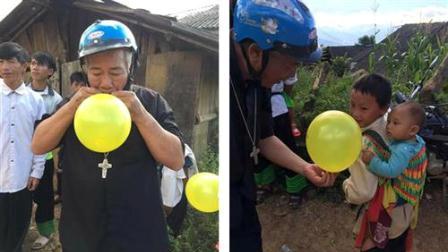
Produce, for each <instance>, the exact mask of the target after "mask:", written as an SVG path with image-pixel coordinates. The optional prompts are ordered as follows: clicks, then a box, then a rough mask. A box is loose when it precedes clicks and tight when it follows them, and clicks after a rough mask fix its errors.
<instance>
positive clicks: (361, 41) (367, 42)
mask: <svg viewBox="0 0 448 252" xmlns="http://www.w3.org/2000/svg"><path fill="white" fill-rule="evenodd" d="M356 45H361V46H371V45H375V35H370V36H369V35H364V36H362V37H360V38H358V43H356Z"/></svg>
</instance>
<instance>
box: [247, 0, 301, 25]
mask: <svg viewBox="0 0 448 252" xmlns="http://www.w3.org/2000/svg"><path fill="white" fill-rule="evenodd" d="M292 1H296V0H253V2H254V4H257V5H260V6H266V7H270V8H273V9H277V10H280V11H282V12H284V13H286V15H288V16H290V17H292V18H294V19H295V20H296V21H297V22H299V23H303V22H304V19H303V16H302V14H300V12H299V10H298V9H297V7H296V6H295V5H294V4H293V3H292Z"/></svg>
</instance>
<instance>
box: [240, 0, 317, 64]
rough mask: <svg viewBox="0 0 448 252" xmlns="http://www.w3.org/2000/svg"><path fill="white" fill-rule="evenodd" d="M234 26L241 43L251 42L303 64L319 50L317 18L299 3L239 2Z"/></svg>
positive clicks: (296, 0)
mask: <svg viewBox="0 0 448 252" xmlns="http://www.w3.org/2000/svg"><path fill="white" fill-rule="evenodd" d="M233 26H234V27H233V28H234V36H235V40H236V41H237V42H242V41H244V40H247V39H250V40H252V41H253V42H255V43H256V44H257V45H258V46H259V47H260V48H261V49H262V50H276V51H279V52H281V53H284V54H288V55H290V56H293V57H295V58H297V59H298V60H299V61H307V60H308V58H309V57H310V55H311V54H312V53H313V52H314V51H315V50H316V49H317V33H316V27H315V23H314V18H313V16H312V15H311V12H310V11H309V9H308V8H307V7H306V6H305V4H303V3H302V2H301V1H299V0H238V2H237V4H236V7H235V12H234V16H233Z"/></svg>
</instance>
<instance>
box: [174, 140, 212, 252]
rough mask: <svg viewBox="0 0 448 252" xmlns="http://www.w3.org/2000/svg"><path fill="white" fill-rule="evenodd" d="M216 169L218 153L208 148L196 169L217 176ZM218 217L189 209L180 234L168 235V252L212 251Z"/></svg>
mask: <svg viewBox="0 0 448 252" xmlns="http://www.w3.org/2000/svg"><path fill="white" fill-rule="evenodd" d="M218 168H219V160H218V153H217V151H216V150H215V149H214V148H212V147H209V148H208V150H207V152H206V153H205V154H204V155H203V156H202V157H201V158H200V159H199V161H198V169H199V171H200V172H211V173H215V174H218ZM218 217H219V214H218V213H212V214H206V213H201V212H198V211H197V210H195V209H193V208H191V207H189V208H188V210H187V216H186V217H185V220H184V223H183V227H182V231H181V234H180V235H179V236H177V237H174V236H173V235H170V246H171V248H170V251H172V252H181V251H182V252H190V251H191V252H194V251H214V247H215V245H216V243H217V242H218V240H219V235H218V233H219V232H218V230H219V225H218V223H219V219H218ZM171 233H172V232H170V234H171Z"/></svg>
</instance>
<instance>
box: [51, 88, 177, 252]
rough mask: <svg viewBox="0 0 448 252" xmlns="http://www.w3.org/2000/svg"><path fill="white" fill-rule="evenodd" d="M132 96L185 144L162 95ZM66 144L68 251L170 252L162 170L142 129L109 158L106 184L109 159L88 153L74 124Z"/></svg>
mask: <svg viewBox="0 0 448 252" xmlns="http://www.w3.org/2000/svg"><path fill="white" fill-rule="evenodd" d="M131 90H133V91H134V92H135V93H136V95H137V97H138V99H139V100H140V101H141V102H142V104H143V105H144V107H145V108H146V110H147V111H148V112H149V113H150V114H151V115H152V116H153V117H154V118H155V119H156V120H157V121H158V123H159V124H160V125H161V126H162V127H163V128H164V129H165V130H167V131H169V132H171V133H173V134H174V135H176V136H178V137H179V138H181V133H180V131H179V129H178V127H177V125H176V123H175V122H174V117H173V112H172V110H171V108H170V107H169V105H168V103H167V102H166V101H165V100H164V99H163V98H162V97H161V96H160V95H159V94H158V93H156V92H155V91H152V90H149V89H146V88H143V87H138V86H131ZM111 137H114V136H111ZM61 144H62V146H63V147H62V148H63V151H64V153H66V155H64V156H63V160H62V169H63V170H64V172H63V173H62V174H63V177H62V180H63V181H64V183H63V184H62V194H63V195H64V202H63V207H62V212H61V222H60V226H59V229H60V238H61V242H62V247H63V249H64V251H68V252H70V251H75V252H77V251H83V252H97V251H100V252H102V251H108V252H109V251H130V252H131V251H132V252H133V251H161V252H164V251H168V234H167V230H166V221H165V216H164V213H163V209H162V200H161V193H160V181H159V177H158V175H157V168H156V166H157V164H156V161H155V160H154V158H153V156H152V155H151V153H150V152H149V150H148V148H147V146H146V144H145V141H144V139H143V137H142V136H141V134H140V132H139V131H138V129H137V127H136V125H135V124H134V123H133V124H132V128H131V132H130V134H129V137H128V138H127V140H126V141H125V143H124V144H123V145H122V146H120V147H119V148H118V149H116V150H114V151H112V152H110V153H109V155H108V160H109V162H110V163H111V164H112V168H111V169H108V171H107V177H106V179H102V178H101V169H100V168H99V167H98V164H99V163H101V162H102V161H103V159H104V154H102V153H95V152H92V151H90V150H88V149H87V148H85V147H84V146H83V145H82V144H81V143H80V142H79V140H78V138H77V137H76V135H75V132H74V128H73V124H72V125H70V127H69V128H68V130H67V131H66V133H65V135H64V137H63V139H62V142H61ZM182 145H183V143H182Z"/></svg>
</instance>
